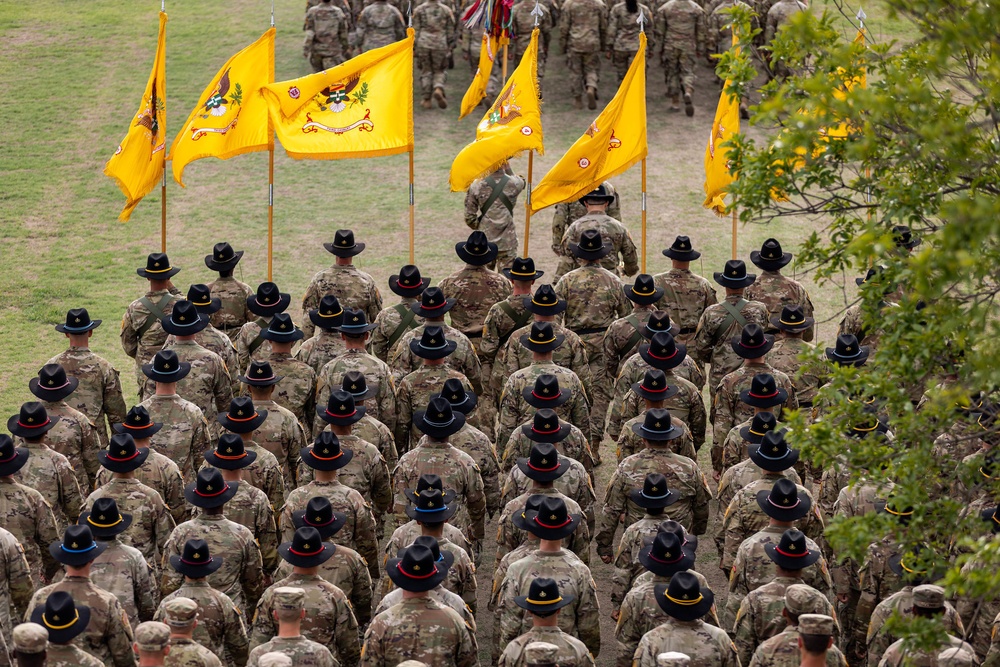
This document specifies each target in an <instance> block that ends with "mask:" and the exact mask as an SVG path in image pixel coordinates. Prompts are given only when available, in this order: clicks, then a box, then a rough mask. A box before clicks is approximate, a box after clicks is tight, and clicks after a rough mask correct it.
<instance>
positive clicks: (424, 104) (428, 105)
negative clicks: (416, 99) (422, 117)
mask: <svg viewBox="0 0 1000 667" xmlns="http://www.w3.org/2000/svg"><path fill="white" fill-rule="evenodd" d="M420 106H422V107H423V108H425V109H430V108H431V101H430V100H429V99H428V100H423V101H421V102H420Z"/></svg>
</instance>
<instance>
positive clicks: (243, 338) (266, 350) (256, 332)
mask: <svg viewBox="0 0 1000 667" xmlns="http://www.w3.org/2000/svg"><path fill="white" fill-rule="evenodd" d="M270 323H271V320H270V319H269V318H266V317H258V318H257V319H255V320H251V321H249V322H247V323H246V324H244V325H243V327H242V328H241V329H240V330H239V333H237V334H236V358H237V359H238V360H239V364H240V372H244V371H246V370H247V368H249V367H250V362H251V361H267V360H268V359H270V358H271V341H267V340H264V339H263V338H261V337H260V332H261V331H262V330H263V329H266V328H267V327H268V325H270ZM251 348H256V349H253V350H251Z"/></svg>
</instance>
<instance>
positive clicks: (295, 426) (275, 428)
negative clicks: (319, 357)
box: [253, 400, 309, 507]
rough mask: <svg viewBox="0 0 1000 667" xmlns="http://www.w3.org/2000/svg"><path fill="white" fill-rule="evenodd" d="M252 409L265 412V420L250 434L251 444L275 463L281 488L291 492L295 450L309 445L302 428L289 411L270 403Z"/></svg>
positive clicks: (296, 464)
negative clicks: (261, 450)
mask: <svg viewBox="0 0 1000 667" xmlns="http://www.w3.org/2000/svg"><path fill="white" fill-rule="evenodd" d="M253 406H254V408H256V409H257V410H258V411H259V410H267V419H265V420H264V423H263V424H261V425H260V426H259V427H258V428H257V430H256V431H254V432H253V437H254V442H255V443H257V446H258V447H259V448H261V449H265V450H267V451H268V452H270V453H271V455H272V456H273V457H274V459H275V460H276V461H277V462H278V467H279V468H280V469H281V478H282V480H283V482H284V486H285V488H286V489H294V488H295V478H294V475H295V470H296V467H297V466H298V464H299V451H301V449H302V448H303V447H306V446H307V445H308V444H309V442H308V438H307V436H306V432H305V429H303V428H302V424H300V423H299V420H298V419H296V418H295V415H293V414H292V412H291V410H288V409H287V408H283V407H282V406H280V405H278V404H277V403H275V402H274V401H271V400H268V401H254V402H253ZM276 507H277V506H276Z"/></svg>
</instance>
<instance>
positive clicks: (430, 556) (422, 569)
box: [385, 544, 448, 593]
mask: <svg viewBox="0 0 1000 667" xmlns="http://www.w3.org/2000/svg"><path fill="white" fill-rule="evenodd" d="M385 573H386V575H387V576H388V577H389V579H390V580H392V583H394V584H395V585H396V586H397V587H398V588H401V589H403V590H404V591H410V592H412V593H422V592H424V591H429V590H431V589H433V588H437V587H438V585H440V584H441V582H443V581H444V580H445V577H447V576H448V567H447V566H446V565H445V561H443V560H441V561H438V560H437V558H435V557H434V552H432V551H431V550H430V549H429V548H427V547H426V546H425V545H423V544H411V545H410V546H409V547H407V548H406V549H403V550H402V551H401V552H400V555H398V556H397V557H396V558H390V559H388V560H387V561H386V562H385Z"/></svg>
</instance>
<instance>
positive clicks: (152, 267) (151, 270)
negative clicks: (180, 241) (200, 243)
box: [135, 252, 181, 280]
mask: <svg viewBox="0 0 1000 667" xmlns="http://www.w3.org/2000/svg"><path fill="white" fill-rule="evenodd" d="M135 272H136V273H137V274H139V276H140V277H142V278H145V279H146V280H167V279H168V278H173V277H174V276H176V275H177V274H178V273H180V272H181V270H180V269H178V268H175V267H173V266H171V265H170V258H169V257H167V255H166V253H162V252H151V253H149V256H148V257H146V267H145V268H141V269H136V270H135Z"/></svg>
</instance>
